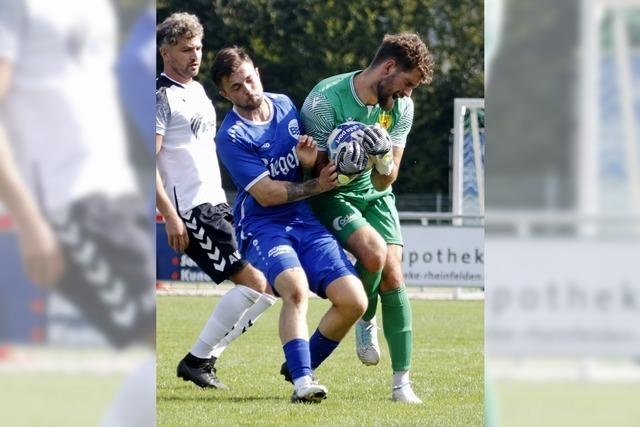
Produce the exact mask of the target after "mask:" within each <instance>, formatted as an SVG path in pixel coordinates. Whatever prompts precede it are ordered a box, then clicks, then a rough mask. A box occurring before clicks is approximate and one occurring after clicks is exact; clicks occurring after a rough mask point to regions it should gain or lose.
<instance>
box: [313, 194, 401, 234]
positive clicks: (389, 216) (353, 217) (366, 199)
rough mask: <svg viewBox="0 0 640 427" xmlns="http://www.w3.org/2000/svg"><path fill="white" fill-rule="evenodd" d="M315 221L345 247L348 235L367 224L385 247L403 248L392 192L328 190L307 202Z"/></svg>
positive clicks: (394, 198)
mask: <svg viewBox="0 0 640 427" xmlns="http://www.w3.org/2000/svg"><path fill="white" fill-rule="evenodd" d="M309 202H310V204H311V208H312V209H313V212H314V213H315V215H316V217H317V218H318V220H319V221H320V222H321V223H322V224H324V226H325V227H327V229H329V231H330V232H331V233H332V234H333V235H334V236H336V238H337V239H338V241H339V242H340V244H341V245H342V246H343V247H346V243H347V240H348V239H349V236H351V234H352V233H353V232H354V231H356V230H357V229H359V228H361V227H363V226H365V225H367V224H369V225H371V226H372V227H373V228H374V229H375V230H376V231H377V232H378V233H380V235H381V236H382V238H383V239H384V241H385V242H387V244H395V245H401V246H402V233H401V231H400V218H399V217H398V210H397V209H396V197H395V196H394V194H393V193H392V192H391V191H388V192H379V191H375V190H374V189H371V190H370V191H365V192H361V193H353V192H340V191H335V190H334V191H330V192H329V193H325V194H320V195H318V196H316V197H314V198H312V199H311V200H310V201H309Z"/></svg>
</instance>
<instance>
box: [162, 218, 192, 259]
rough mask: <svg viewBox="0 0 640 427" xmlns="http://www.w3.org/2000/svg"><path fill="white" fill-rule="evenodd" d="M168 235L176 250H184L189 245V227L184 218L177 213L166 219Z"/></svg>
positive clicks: (170, 244)
mask: <svg viewBox="0 0 640 427" xmlns="http://www.w3.org/2000/svg"><path fill="white" fill-rule="evenodd" d="M164 220H165V228H166V230H167V237H168V238H169V246H171V249H173V250H174V251H176V252H184V251H185V250H187V247H188V246H189V235H188V234H187V227H186V226H185V225H184V222H183V221H182V219H180V217H179V216H177V215H175V216H174V215H172V216H169V217H167V218H165V219H164Z"/></svg>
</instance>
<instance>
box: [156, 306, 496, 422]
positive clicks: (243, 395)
mask: <svg viewBox="0 0 640 427" xmlns="http://www.w3.org/2000/svg"><path fill="white" fill-rule="evenodd" d="M218 300H219V298H216V297H177V296H159V297H158V298H157V308H158V318H157V328H158V329H157V344H158V349H157V350H158V367H157V414H158V419H157V423H158V425H159V426H179V425H185V426H186V425H189V426H201V425H225V426H226V425H251V426H254V425H261V426H267V425H274V426H283V425H304V426H323V427H326V426H332V425H333V426H362V425H366V426H383V425H384V426H386V425H402V426H405V425H408V426H411V425H414V426H418V425H419V426H481V425H482V422H483V379H484V376H483V360H484V359H483V307H484V303H483V302H482V301H424V300H412V301H411V304H412V308H413V325H414V326H413V330H414V351H413V368H412V375H411V379H412V381H413V387H414V391H415V392H416V394H417V395H418V396H420V397H421V398H422V400H423V401H424V404H423V405H407V404H399V403H396V402H392V401H391V399H390V398H391V362H390V360H389V351H388V349H387V346H386V341H385V339H384V337H383V334H382V330H380V332H379V338H380V345H381V349H382V358H381V361H380V364H379V365H378V366H376V367H366V366H364V365H362V364H361V363H360V361H359V360H358V359H357V356H356V354H355V339H354V336H353V331H351V332H350V333H349V334H348V335H347V336H346V337H345V339H344V340H343V342H342V343H341V345H340V346H339V347H338V348H337V349H336V351H335V352H334V353H333V354H332V355H331V356H330V357H329V358H328V359H327V360H326V361H325V362H324V363H323V365H322V366H321V367H320V368H319V369H318V370H317V372H316V374H317V375H318V377H319V378H320V380H321V382H322V384H324V385H326V386H327V387H328V388H329V396H328V398H327V400H325V401H323V402H322V403H320V404H318V405H300V404H298V405H293V404H291V403H289V398H290V396H291V392H292V390H293V388H292V386H291V384H289V383H287V382H285V381H284V380H283V379H282V376H280V374H279V369H280V364H281V363H282V361H283V360H284V355H283V352H282V347H281V344H280V341H279V338H278V316H279V313H280V307H281V302H280V301H278V302H277V303H276V304H275V305H274V306H273V307H272V308H270V309H269V310H267V312H265V313H264V314H263V316H262V317H261V318H260V319H259V321H258V322H257V323H256V325H255V326H253V327H252V328H251V329H250V330H249V331H248V332H247V333H246V334H244V335H243V336H241V337H240V338H239V339H237V340H236V341H235V342H233V343H232V344H231V345H230V346H229V348H228V349H227V350H226V351H225V352H224V353H223V354H222V356H221V358H220V359H219V360H218V362H217V363H216V367H217V368H218V376H219V377H220V379H221V380H222V381H223V382H224V383H226V384H227V385H228V386H229V388H230V390H226V391H221V390H202V389H200V388H198V387H196V386H195V385H194V384H192V383H190V382H189V383H188V382H184V381H182V380H181V379H179V378H177V377H176V374H175V369H176V365H177V363H178V361H179V360H180V359H181V358H182V357H183V356H184V354H186V352H187V351H188V350H189V349H190V347H191V345H192V343H193V342H194V340H195V339H196V337H197V335H198V333H199V332H200V329H201V327H202V326H203V325H204V323H205V322H206V320H207V318H208V317H209V314H210V313H211V311H212V310H213V308H214V306H215V304H216V303H217V302H218ZM328 307H329V303H328V302H327V301H323V300H319V299H311V300H310V301H309V315H308V320H309V322H308V324H309V329H310V332H313V331H314V330H315V328H316V326H317V324H318V321H319V320H320V317H321V316H322V315H323V314H324V312H325V311H326V310H327V308H328ZM378 324H381V313H380V308H379V309H378Z"/></svg>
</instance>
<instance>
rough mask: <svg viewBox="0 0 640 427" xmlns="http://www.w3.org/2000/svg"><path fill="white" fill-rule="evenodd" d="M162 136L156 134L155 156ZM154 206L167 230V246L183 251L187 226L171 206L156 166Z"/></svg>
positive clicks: (187, 243)
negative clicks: (162, 218)
mask: <svg viewBox="0 0 640 427" xmlns="http://www.w3.org/2000/svg"><path fill="white" fill-rule="evenodd" d="M163 138H164V137H163V136H162V135H160V134H156V156H157V155H158V153H159V152H160V150H161V149H162V140H163ZM156 208H157V209H158V212H160V214H161V215H162V216H163V217H164V223H165V229H166V231H167V238H168V239H169V246H171V248H172V249H173V250H175V251H178V252H183V251H185V250H186V249H187V247H188V246H189V235H188V234H187V228H186V227H185V225H184V222H183V221H182V218H180V215H178V211H177V210H176V208H174V207H173V204H172V203H171V199H169V196H168V195H167V192H166V191H164V186H163V185H162V177H161V176H160V172H159V171H158V168H157V167H156Z"/></svg>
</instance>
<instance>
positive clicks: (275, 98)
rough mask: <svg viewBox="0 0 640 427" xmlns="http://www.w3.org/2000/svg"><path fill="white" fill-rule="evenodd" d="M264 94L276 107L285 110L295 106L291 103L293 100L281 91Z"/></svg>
mask: <svg viewBox="0 0 640 427" xmlns="http://www.w3.org/2000/svg"><path fill="white" fill-rule="evenodd" d="M264 96H266V97H267V98H268V99H269V100H270V101H271V103H273V105H275V106H276V107H280V108H282V109H285V110H289V109H291V108H295V106H294V105H293V101H292V100H291V98H289V97H288V96H287V95H284V94H281V93H270V92H265V93H264Z"/></svg>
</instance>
